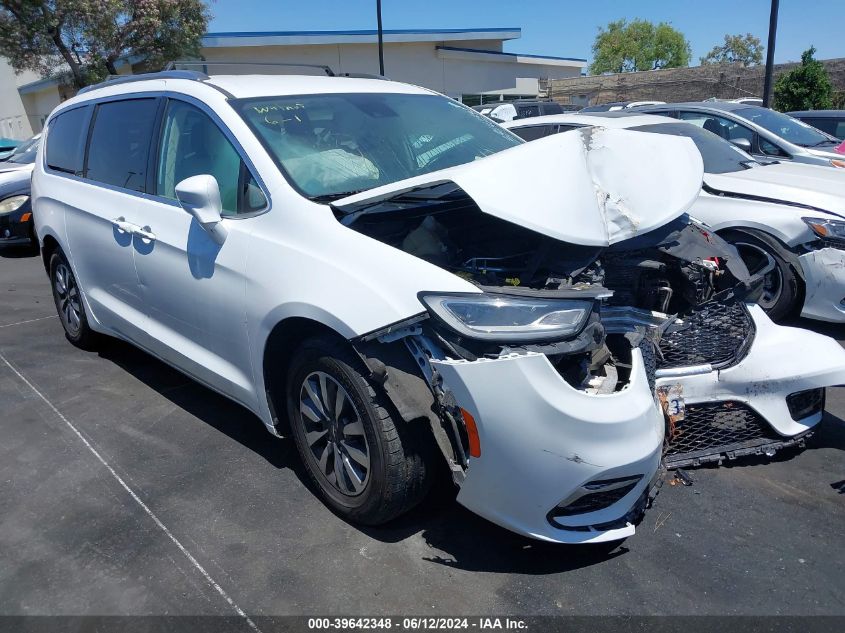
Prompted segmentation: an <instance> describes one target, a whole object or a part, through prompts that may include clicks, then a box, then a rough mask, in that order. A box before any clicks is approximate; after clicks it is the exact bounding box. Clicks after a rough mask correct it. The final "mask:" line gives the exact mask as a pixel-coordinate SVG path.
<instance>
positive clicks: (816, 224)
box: [801, 218, 845, 244]
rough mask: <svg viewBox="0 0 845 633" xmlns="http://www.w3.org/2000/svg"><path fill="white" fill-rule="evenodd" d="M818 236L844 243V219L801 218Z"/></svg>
mask: <svg viewBox="0 0 845 633" xmlns="http://www.w3.org/2000/svg"><path fill="white" fill-rule="evenodd" d="M801 219H802V220H804V222H805V223H806V224H807V226H809V227H810V230H811V231H812V232H813V233H815V234H816V235H817V236H818V237H821V238H823V239H826V240H832V241H834V242H842V243H843V244H845V220H829V219H827V218H801Z"/></svg>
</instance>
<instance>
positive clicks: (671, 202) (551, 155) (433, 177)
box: [333, 127, 703, 246]
mask: <svg viewBox="0 0 845 633" xmlns="http://www.w3.org/2000/svg"><path fill="white" fill-rule="evenodd" d="M702 176H703V165H702V161H701V155H700V154H699V153H698V150H697V149H696V147H695V145H694V144H693V142H692V141H691V140H689V139H687V138H683V137H679V136H668V135H664V134H648V133H643V132H632V131H630V130H616V129H606V128H602V127H588V128H581V129H578V130H572V131H570V132H564V133H562V134H555V135H552V136H548V137H546V138H542V139H539V140H536V141H532V142H531V143H524V144H521V145H518V146H516V147H513V148H510V149H507V150H504V151H502V152H499V153H497V154H493V155H491V156H487V157H485V158H482V159H479V160H476V161H474V162H472V163H467V164H464V165H460V166H458V167H451V168H448V169H444V170H440V171H436V172H431V173H429V174H425V175H423V176H416V177H414V178H410V179H407V180H402V181H399V182H395V183H392V184H390V185H385V186H383V187H378V188H375V189H370V190H368V191H365V192H362V193H358V194H355V195H353V196H348V197H346V198H343V199H341V200H338V201H337V202H335V203H334V205H333V206H334V207H336V208H338V209H340V210H341V211H344V207H345V206H348V207H350V208H360V207H361V203H367V202H377V201H380V200H387V199H390V198H391V197H394V196H397V195H399V194H401V193H403V192H407V191H410V190H413V189H417V188H420V187H425V186H428V185H432V184H435V183H440V182H449V181H452V182H454V183H455V184H457V185H458V186H459V187H460V188H461V189H463V190H464V191H465V192H466V193H467V194H468V195H469V196H470V197H471V198H472V199H473V200H474V201H475V203H476V204H477V205H478V207H479V208H480V209H481V211H483V212H484V213H488V214H490V215H493V216H496V217H498V218H500V219H502V220H506V221H508V222H512V223H514V224H518V225H520V226H523V227H526V228H528V229H531V230H534V231H537V232H539V233H544V234H546V235H549V236H550V237H553V238H555V239H558V240H562V241H565V242H569V243H573V244H583V245H585V246H609V245H610V244H615V243H617V242H621V241H623V240H627V239H629V238H631V237H634V236H636V235H640V234H643V233H647V232H649V231H651V230H653V229H655V228H658V227H660V226H663V225H664V224H666V223H668V222H670V221H671V220H673V219H675V218H677V217H678V216H680V215H682V214H683V213H684V212H686V211H687V210H688V209H689V208H690V207H691V206H692V204H693V203H694V202H695V200H696V198H697V197H698V194H699V192H700V190H701V182H702Z"/></svg>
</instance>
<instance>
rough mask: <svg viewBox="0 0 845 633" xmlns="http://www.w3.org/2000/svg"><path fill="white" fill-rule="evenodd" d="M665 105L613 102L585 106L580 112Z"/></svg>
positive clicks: (648, 102)
mask: <svg viewBox="0 0 845 633" xmlns="http://www.w3.org/2000/svg"><path fill="white" fill-rule="evenodd" d="M663 103H666V102H665V101H614V102H612V103H602V104H600V105H594V106H587V107H586V108H582V109H581V110H580V112H585V113H586V112H616V111H617V110H626V109H628V108H636V107H639V106H647V105H660V104H663Z"/></svg>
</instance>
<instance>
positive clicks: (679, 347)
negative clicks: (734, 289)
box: [657, 300, 754, 369]
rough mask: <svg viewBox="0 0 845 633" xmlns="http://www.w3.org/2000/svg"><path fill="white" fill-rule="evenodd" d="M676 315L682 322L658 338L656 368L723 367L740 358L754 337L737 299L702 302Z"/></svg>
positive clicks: (749, 316)
mask: <svg viewBox="0 0 845 633" xmlns="http://www.w3.org/2000/svg"><path fill="white" fill-rule="evenodd" d="M678 317H679V318H680V319H682V320H683V321H684V323H683V325H681V326H680V327H679V328H678V329H674V330H672V331H669V332H667V333H666V334H664V335H663V337H662V338H661V339H660V343H659V344H658V350H659V352H660V354H659V355H658V358H657V369H674V368H677V367H689V366H691V365H705V364H708V363H709V364H710V365H713V366H714V367H719V368H722V367H727V366H730V365H733V364H735V363H737V362H739V361H740V360H742V357H743V356H744V355H745V352H746V351H747V350H748V347H749V346H750V344H751V340H752V339H753V337H754V322H753V321H752V320H751V315H750V314H749V313H748V309H747V308H746V307H745V304H744V303H742V302H741V301H737V300H733V301H729V302H721V301H714V302H711V303H705V304H702V305H700V306H697V307H696V308H694V309H692V310H690V311H689V312H687V313H685V314H681V315H678Z"/></svg>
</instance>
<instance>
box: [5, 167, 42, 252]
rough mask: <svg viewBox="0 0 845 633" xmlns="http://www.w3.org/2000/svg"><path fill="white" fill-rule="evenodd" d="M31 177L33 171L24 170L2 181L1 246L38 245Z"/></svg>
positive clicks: (6, 176)
mask: <svg viewBox="0 0 845 633" xmlns="http://www.w3.org/2000/svg"><path fill="white" fill-rule="evenodd" d="M31 177H32V170H30V169H22V170H19V171H15V172H11V173H9V174H6V175H5V176H4V177H3V178H2V180H0V246H2V245H5V244H35V243H36V240H35V231H34V223H33V221H32V207H31V206H30V199H29V193H30V185H29V182H30V178H31Z"/></svg>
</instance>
